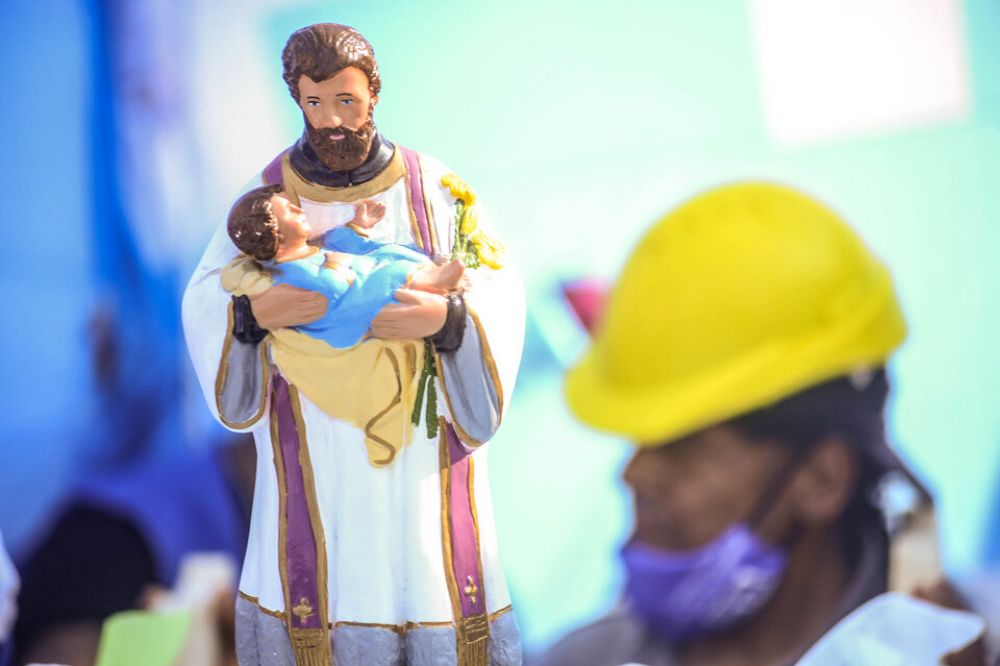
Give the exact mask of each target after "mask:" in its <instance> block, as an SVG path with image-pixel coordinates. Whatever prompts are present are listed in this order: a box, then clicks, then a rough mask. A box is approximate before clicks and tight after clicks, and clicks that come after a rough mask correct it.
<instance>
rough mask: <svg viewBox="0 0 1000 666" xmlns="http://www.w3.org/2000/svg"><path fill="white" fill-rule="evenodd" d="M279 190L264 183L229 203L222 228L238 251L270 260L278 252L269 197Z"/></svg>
mask: <svg viewBox="0 0 1000 666" xmlns="http://www.w3.org/2000/svg"><path fill="white" fill-rule="evenodd" d="M282 192H284V188H282V187H281V185H265V186H264V187H258V188H255V189H252V190H250V191H249V192H247V193H246V194H244V195H243V196H241V197H240V198H239V199H237V200H236V203H234V204H233V207H232V208H231V209H230V210H229V218H228V220H227V222H226V229H227V231H228V232H229V238H231V239H232V241H233V244H234V245H235V246H236V247H237V248H238V249H239V250H240V252H243V253H244V254H248V255H250V256H251V257H253V258H254V259H257V260H258V261H267V260H268V259H273V258H274V257H275V255H276V254H278V246H279V245H280V244H281V234H280V233H279V231H278V220H277V219H276V218H275V217H274V212H273V211H272V210H271V197H273V196H274V195H275V194H281V193H282Z"/></svg>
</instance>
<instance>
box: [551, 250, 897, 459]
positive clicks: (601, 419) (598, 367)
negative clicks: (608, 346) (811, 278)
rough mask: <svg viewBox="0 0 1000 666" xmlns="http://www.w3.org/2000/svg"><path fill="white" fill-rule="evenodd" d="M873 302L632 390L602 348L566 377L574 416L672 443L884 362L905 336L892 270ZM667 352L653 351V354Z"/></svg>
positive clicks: (639, 438) (636, 438)
mask: <svg viewBox="0 0 1000 666" xmlns="http://www.w3.org/2000/svg"><path fill="white" fill-rule="evenodd" d="M878 270H879V274H878V279H877V280H876V283H875V285H874V287H875V288H874V289H872V291H871V292H870V293H869V294H868V298H867V299H866V300H865V301H864V302H863V303H861V304H860V305H859V306H858V307H857V308H856V309H855V310H854V311H853V312H851V313H846V314H845V313H839V314H838V315H837V316H836V317H831V318H830V323H829V325H828V326H826V327H824V328H823V330H820V331H813V332H811V333H810V334H809V335H803V336H801V337H799V338H794V339H786V340H779V341H775V342H773V343H772V344H769V345H767V346H766V347H763V348H757V349H754V350H753V351H752V352H751V353H746V354H744V355H743V356H742V357H740V358H736V359H732V358H730V359H726V360H725V362H723V363H720V364H719V366H718V367H717V368H716V369H714V370H713V371H710V372H699V373H697V375H696V376H692V377H690V378H687V379H680V380H678V379H676V378H671V379H670V380H669V381H659V382H657V381H650V382H649V383H647V384H645V385H643V386H629V385H624V384H622V383H621V382H618V381H616V380H615V376H614V375H615V373H614V369H613V368H611V367H609V363H608V362H607V359H606V356H605V355H604V354H602V352H601V349H600V345H595V346H592V347H591V349H590V350H589V351H588V352H587V354H586V355H585V356H584V357H583V359H582V360H581V361H580V363H579V364H578V365H577V366H576V367H574V368H573V369H571V370H570V371H569V372H568V373H567V376H566V381H565V387H564V388H565V394H566V399H567V402H568V404H569V407H570V409H571V411H572V412H573V413H574V414H575V415H576V416H577V417H578V418H579V419H580V420H581V421H583V422H584V423H586V424H588V425H590V426H592V427H594V428H597V429H599V430H603V431H606V432H610V433H615V434H618V435H621V436H623V437H626V438H628V439H630V440H632V441H633V442H635V443H636V444H639V445H648V446H653V445H659V444H663V443H666V442H670V441H674V440H676V439H679V438H681V437H684V436H685V435H689V434H692V433H694V432H697V431H699V430H702V429H704V428H707V427H709V426H711V425H715V424H718V423H722V422H724V421H726V420H728V419H731V418H734V417H736V416H739V415H741V414H745V413H747V412H750V411H753V410H755V409H758V408H761V407H764V406H766V405H769V404H772V403H774V402H776V401H778V400H781V399H783V398H785V397H788V396H791V395H793V394H795V393H797V392H799V391H802V390H804V389H806V388H808V387H810V386H813V385H815V384H818V383H820V382H823V381H826V380H828V379H832V378H834V377H838V376H841V375H845V374H849V373H851V372H853V371H855V370H857V369H860V368H865V367H868V368H870V367H876V366H879V365H883V364H885V362H886V361H887V360H888V358H889V356H890V355H891V353H892V352H893V351H894V350H895V349H896V348H897V347H898V346H899V345H900V344H901V343H902V342H903V340H904V339H905V337H906V323H905V321H904V319H903V314H902V312H901V311H900V308H899V304H898V301H897V299H896V297H895V294H894V292H893V288H892V281H891V279H890V277H889V274H888V271H887V270H886V269H885V268H884V267H881V266H880V267H879V269H878ZM663 351H667V353H669V350H656V349H651V350H649V353H650V354H656V353H662V352H663Z"/></svg>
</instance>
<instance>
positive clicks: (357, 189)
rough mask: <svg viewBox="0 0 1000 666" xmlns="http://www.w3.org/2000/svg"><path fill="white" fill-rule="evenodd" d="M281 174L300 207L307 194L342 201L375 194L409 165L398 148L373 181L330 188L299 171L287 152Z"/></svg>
mask: <svg viewBox="0 0 1000 666" xmlns="http://www.w3.org/2000/svg"><path fill="white" fill-rule="evenodd" d="M281 173H282V177H283V178H284V188H285V194H286V195H287V197H288V199H289V200H290V201H291V202H292V203H294V204H295V205H297V206H301V205H302V202H301V199H300V197H305V198H306V199H309V200H310V201H317V202H330V201H338V202H345V203H351V202H354V201H360V200H362V199H367V198H369V197H373V196H375V195H376V194H379V193H381V192H384V191H385V190H387V189H389V188H390V187H391V186H392V185H393V184H394V183H395V182H396V181H397V180H399V179H400V178H402V177H403V176H404V175H405V174H406V166H405V164H404V162H403V155H402V153H400V152H399V149H398V148H396V149H395V151H394V152H393V154H392V158H391V159H390V160H389V164H388V165H386V167H385V168H384V169H382V171H381V172H379V174H378V175H377V176H375V177H374V178H372V179H371V180H368V181H365V182H364V183H361V184H360V185H351V186H349V187H327V186H325V185H318V184H316V183H313V182H311V181H308V180H306V179H305V178H303V177H302V176H300V175H299V174H298V172H297V171H296V170H295V167H293V166H292V164H291V161H290V151H285V154H284V155H282V157H281Z"/></svg>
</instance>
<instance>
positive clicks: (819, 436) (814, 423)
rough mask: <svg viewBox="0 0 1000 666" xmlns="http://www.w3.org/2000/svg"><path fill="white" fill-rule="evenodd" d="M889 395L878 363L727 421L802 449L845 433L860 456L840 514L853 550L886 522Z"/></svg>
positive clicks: (744, 431) (763, 437)
mask: <svg viewBox="0 0 1000 666" xmlns="http://www.w3.org/2000/svg"><path fill="white" fill-rule="evenodd" d="M888 395H889V380H888V378H887V376H886V373H885V369H884V368H879V369H877V370H874V371H872V372H871V373H870V375H867V374H866V375H864V376H850V377H849V376H843V377H838V378H836V379H832V380H829V381H826V382H823V383H822V384H818V385H816V386H812V387H810V388H808V389H805V390H804V391H800V392H799V393H796V394H795V395H792V396H790V397H788V398H785V399H783V400H780V401H778V402H776V403H774V404H771V405H769V406H767V407H763V408H761V409H758V410H756V411H753V412H750V413H749V414H744V415H742V416H738V417H736V418H734V419H731V420H730V421H728V422H727V425H729V426H731V427H733V428H735V429H736V430H737V431H739V432H740V433H741V434H743V435H746V436H747V437H749V438H750V439H756V440H768V441H777V442H779V443H781V444H782V445H785V446H790V447H792V448H793V449H794V451H795V453H797V454H799V455H805V454H807V453H808V451H809V449H810V448H811V447H812V446H813V445H816V444H818V443H820V442H821V441H822V440H823V439H825V438H827V437H829V436H831V435H835V436H839V437H840V438H842V439H843V440H844V442H846V443H847V444H848V445H849V446H850V447H851V449H852V451H853V452H854V457H855V461H856V478H855V483H854V492H853V494H852V496H851V499H850V501H849V502H848V505H847V507H846V508H845V510H844V513H843V515H842V516H841V519H840V529H841V535H842V537H843V541H844V544H845V546H847V548H848V549H849V550H853V548H854V547H855V546H856V544H857V541H858V536H859V534H861V533H862V532H863V531H865V530H871V529H872V528H873V526H874V527H875V528H881V526H882V521H883V518H882V514H881V511H880V509H879V507H878V504H877V497H876V493H877V489H878V485H879V482H880V481H881V480H882V477H883V476H884V475H885V473H886V472H888V471H889V470H890V465H891V460H890V458H889V455H888V449H887V445H886V441H885V403H886V399H887V397H888ZM852 554H853V553H852Z"/></svg>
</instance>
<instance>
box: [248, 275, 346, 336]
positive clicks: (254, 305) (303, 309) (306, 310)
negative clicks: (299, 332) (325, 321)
mask: <svg viewBox="0 0 1000 666" xmlns="http://www.w3.org/2000/svg"><path fill="white" fill-rule="evenodd" d="M327 305H328V303H327V300H326V297H325V296H323V294H320V293H319V292H315V291H309V290H307V289H299V288H298V287H293V286H291V285H287V284H277V285H274V286H273V287H271V288H270V289H268V290H267V291H265V292H263V293H261V294H258V295H257V296H251V297H250V309H251V310H252V311H253V316H254V319H256V320H257V325H258V326H260V327H261V328H266V329H267V330H269V331H273V330H275V329H278V328H287V327H289V326H298V325H300V324H310V323H312V322H314V321H316V320H317V319H319V318H320V317H322V316H323V315H324V314H325V313H326V308H327Z"/></svg>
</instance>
